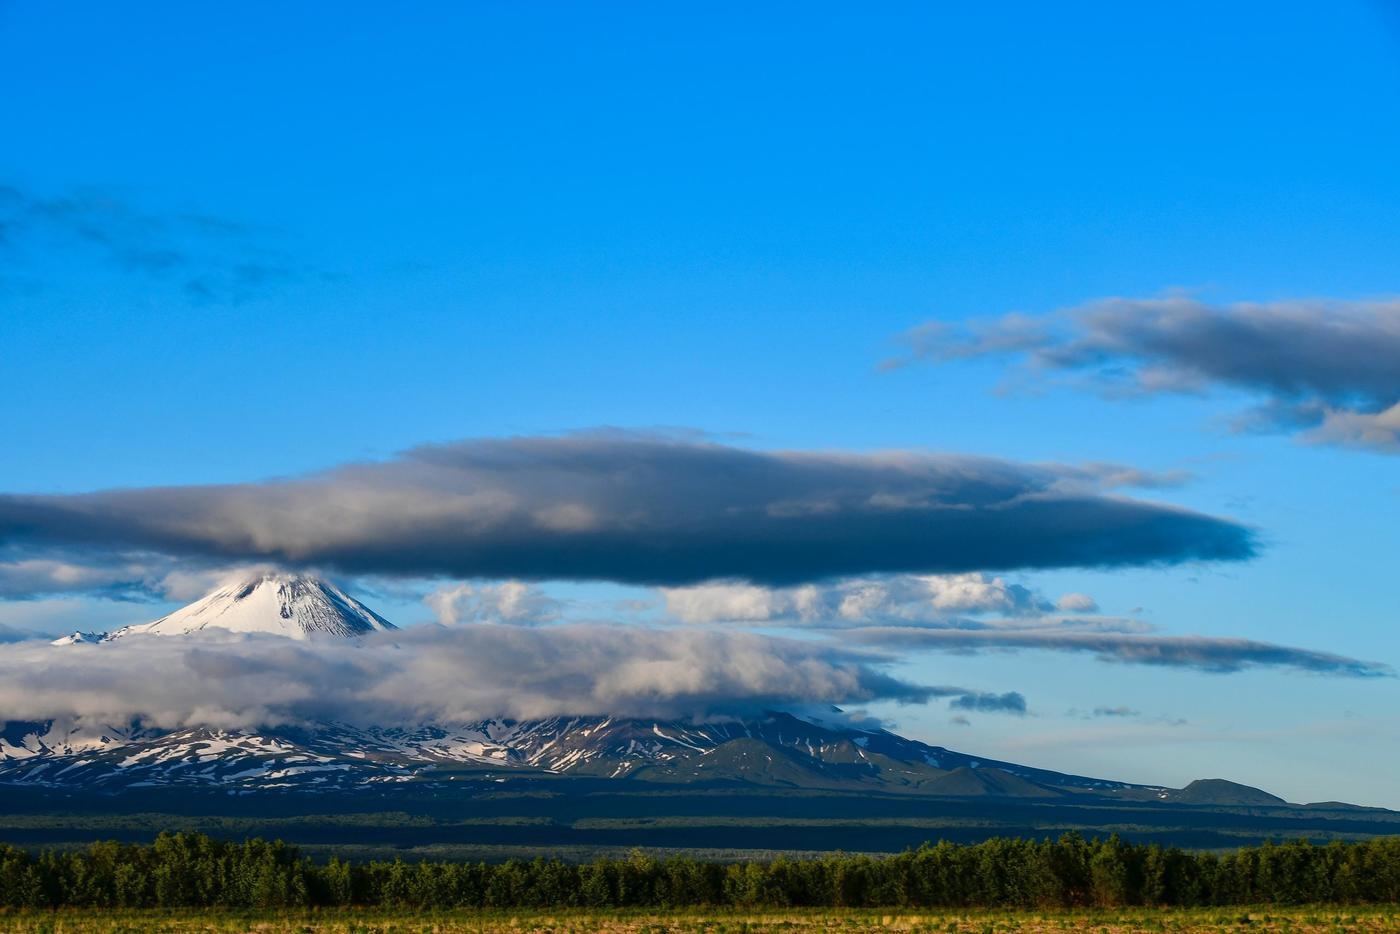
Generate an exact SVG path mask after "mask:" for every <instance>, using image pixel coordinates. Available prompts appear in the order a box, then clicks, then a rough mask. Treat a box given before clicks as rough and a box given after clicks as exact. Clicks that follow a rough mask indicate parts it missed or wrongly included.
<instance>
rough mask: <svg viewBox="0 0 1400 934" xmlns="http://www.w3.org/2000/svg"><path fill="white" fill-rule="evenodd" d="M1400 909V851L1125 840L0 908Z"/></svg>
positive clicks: (245, 885) (178, 890)
mask: <svg viewBox="0 0 1400 934" xmlns="http://www.w3.org/2000/svg"><path fill="white" fill-rule="evenodd" d="M1397 902H1400V838H1384V839H1373V840H1366V841H1360V842H1350V843H1348V842H1332V843H1328V844H1326V845H1323V846H1318V845H1313V844H1311V843H1308V842H1306V841H1291V842H1288V843H1283V844H1265V845H1263V846H1257V847H1242V848H1240V849H1237V850H1233V851H1229V852H1225V853H1212V852H1201V851H1189V850H1182V849H1177V848H1163V847H1160V846H1157V845H1154V844H1147V845H1142V844H1133V843H1128V842H1125V841H1123V840H1121V839H1119V838H1118V837H1116V836H1114V837H1108V838H1105V839H1098V838H1096V839H1085V838H1083V837H1082V836H1079V835H1078V834H1074V833H1069V834H1065V835H1063V836H1061V837H1059V838H1058V839H1055V840H1024V839H1007V838H998V839H992V840H987V841H985V842H982V843H978V844H973V845H958V844H952V843H947V842H940V843H938V844H936V845H925V846H922V847H920V848H918V849H916V850H909V851H906V852H904V853H900V854H897V855H892V856H882V857H872V856H865V855H845V854H830V855H827V856H823V857H819V858H814V859H789V858H784V857H779V858H777V859H773V860H771V861H748V862H729V863H726V862H717V861H702V860H696V859H693V858H689V857H684V856H668V857H665V858H656V857H653V856H650V855H647V854H646V853H644V852H641V851H638V852H635V853H633V854H631V855H630V856H628V857H626V858H623V859H598V860H594V861H592V862H587V863H571V862H566V861H564V860H559V859H546V858H543V857H541V858H537V859H533V860H529V861H523V860H508V861H505V862H501V863H485V862H447V861H443V862H434V861H422V862H405V861H402V860H395V861H365V862H348V861H345V860H341V859H338V858H332V859H330V860H327V861H321V862H318V861H314V860H312V859H310V858H308V857H306V856H303V855H302V854H301V853H300V852H299V851H298V850H297V849H296V848H295V847H293V846H289V845H287V844H285V843H282V842H280V841H273V842H268V841H264V840H260V839H254V840H247V841H243V842H232V841H226V840H219V839H216V838H213V837H209V836H206V835H203V834H199V833H166V834H161V835H160V836H159V837H158V838H157V839H155V841H154V842H152V843H150V844H121V843H96V844H92V845H90V846H88V847H86V848H84V849H81V850H73V851H47V852H41V853H32V852H30V851H27V850H24V849H20V848H17V847H11V846H0V908H14V909H43V908H241V909H269V908H309V907H335V906H362V907H381V908H397V909H414V910H425V909H434V910H437V909H454V908H497V909H499V908H558V909H563V908H662V909H669V908H685V907H715V908H799V907H843V908H873V907H888V908H922V909H927V908H979V907H982V908H1078V907H1095V908H1113V907H1129V906H1156V907H1176V906H1179V907H1206V906H1226V905H1261V904H1269V905H1301V904H1327V903H1330V904H1345V905H1364V904H1371V905H1377V904H1394V903H1397Z"/></svg>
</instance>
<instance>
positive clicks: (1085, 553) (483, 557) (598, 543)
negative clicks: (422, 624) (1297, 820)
mask: <svg viewBox="0 0 1400 934" xmlns="http://www.w3.org/2000/svg"><path fill="white" fill-rule="evenodd" d="M1156 479H1158V478H1153V477H1151V476H1148V475H1143V474H1141V473H1140V472H1137V471H1134V470H1131V469H1126V470H1125V468H1121V467H1115V466H1111V465H1088V466H1068V465H1056V464H1023V463H1015V462H1010V461H1003V460H994V459H989V458H975V457H964V456H956V455H938V454H923V453H909V452H889V453H882V454H847V453H831V452H801V451H796V452H794V451H779V452H767V451H752V450H744V449H740V448H735V447H728V446H724V445H719V444H711V443H696V442H689V441H678V440H671V439H666V438H658V437H654V436H626V435H619V434H608V435H599V434H593V435H572V436H563V437H534V438H511V439H503V440H478V441H463V442H457V443H452V444H440V445H427V446H423V447H418V448H414V449H411V450H409V451H406V452H404V453H403V454H401V455H400V456H398V457H396V458H394V459H392V460H388V461H384V462H377V463H362V464H351V465H346V466H343V467H339V468H335V469H333V470H328V471H325V472H321V473H317V474H311V475H308V476H305V477H300V478H295V479H286V480H270V481H266V482H260V483H243V484H224V485H208V486H182V487H151V488H142V489H122V490H107V491H101V492H95V493H87V494H78V495H22V494H6V495H0V545H8V546H9V547H10V549H11V550H14V549H16V548H21V549H22V548H35V549H41V548H67V549H73V550H78V551H95V552H98V553H103V552H121V551H147V552H156V553H160V554H164V555H170V556H175V557H179V558H182V559H186V560H193V561H203V562H211V563H225V564H227V563H231V562H240V561H243V562H246V561H270V562H274V563H277V564H280V565H284V566H291V567H305V566H318V567H324V568H331V569H334V570H336V571H339V572H341V573H349V574H386V575H400V576H427V577H433V576H443V577H455V578H495V579H500V578H519V579H524V580H546V579H574V580H608V581H617V582H621V583H632V584H646V585H662V586H677V585H683V584H691V583H698V582H701V581H706V580H714V579H735V580H743V581H749V582H753V583H761V584H769V585H781V584H797V583H802V582H808V581H813V580H820V579H823V578H827V577H833V576H843V575H856V574H868V573H897V572H922V573H960V572H968V571H984V570H999V569H1013V568H1058V567H1122V566H1132V565H1155V564H1173V563H1180V562H1188V561H1198V560H1206V561H1214V560H1222V561H1229V560H1242V559H1246V558H1249V557H1251V556H1252V555H1253V554H1254V551H1255V544H1254V539H1253V535H1252V533H1251V531H1250V530H1249V529H1247V528H1245V527H1244V526H1241V525H1239V524H1237V523H1235V522H1232V521H1229V520H1226V519H1221V518H1216V517H1213V516H1208V515H1203V514H1200V513H1196V512H1191V511H1188V510H1185V509H1179V508H1176V507H1173V506H1169V505H1164V504H1161V503H1156V502H1148V501H1142V500H1136V499H1131V498H1128V497H1125V496H1122V495H1119V494H1116V493H1114V492H1113V488H1114V487H1116V486H1119V485H1122V484H1125V483H1126V484H1133V485H1141V484H1144V483H1152V482H1154V481H1155V480H1156Z"/></svg>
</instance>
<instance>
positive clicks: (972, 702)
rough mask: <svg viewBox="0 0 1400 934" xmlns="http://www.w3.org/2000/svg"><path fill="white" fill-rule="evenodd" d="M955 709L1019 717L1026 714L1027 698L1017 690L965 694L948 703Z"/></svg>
mask: <svg viewBox="0 0 1400 934" xmlns="http://www.w3.org/2000/svg"><path fill="white" fill-rule="evenodd" d="M948 706H949V707H951V708H952V709H954V710H969V711H976V712H978V713H1009V714H1013V715H1015V716H1018V717H1024V716H1025V715H1026V699H1025V697H1023V696H1021V694H1019V693H1017V692H1016V691H1008V692H1006V693H1005V694H964V695H962V696H961V697H956V698H954V699H953V700H952V702H951V703H949V704H948Z"/></svg>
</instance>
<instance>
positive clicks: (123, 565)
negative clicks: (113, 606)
mask: <svg viewBox="0 0 1400 934" xmlns="http://www.w3.org/2000/svg"><path fill="white" fill-rule="evenodd" d="M271 569H272V568H271V567H270V566H268V565H263V566H260V567H258V566H249V565H246V564H244V565H239V566H235V567H228V566H189V567H182V566H180V565H179V564H178V563H177V562H176V559H175V558H173V557H171V556H169V555H161V554H154V553H150V552H103V551H100V550H94V549H90V548H89V549H75V548H37V549H34V548H31V549H25V548H23V547H18V546H17V547H6V546H3V545H0V600H38V599H44V598H47V597H63V596H85V597H98V598H103V599H108V600H118V601H134V602H146V601H157V600H193V599H194V598H196V597H201V596H203V595H204V594H206V593H208V592H209V591H210V590H213V589H214V588H215V587H217V586H219V585H220V584H222V583H226V582H227V580H228V579H229V578H230V577H240V578H241V577H247V576H249V575H250V574H252V573H253V572H254V571H257V570H271Z"/></svg>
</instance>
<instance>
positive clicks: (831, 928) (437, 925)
mask: <svg viewBox="0 0 1400 934" xmlns="http://www.w3.org/2000/svg"><path fill="white" fill-rule="evenodd" d="M1397 929H1400V906H1391V907H1388V908H1379V909H1378V908H1357V909H1351V908H1340V909H1339V908H1337V907H1335V906H1328V907H1302V908H1277V907H1262V908H1228V909H1224V908H1203V909H1190V910H1152V909H1119V910H1103V911H1024V912H1006V911H981V910H979V911H947V912H899V911H879V910H870V911H857V910H840V909H813V910H792V911H755V912H746V911H735V912H729V911H679V912H657V911H645V912H630V911H605V912H599V911H515V912H501V911H480V912H477V911H456V912H423V913H413V912H402V911H380V910H373V911H369V910H367V911H356V910H350V909H344V910H342V909H337V910H326V911H312V912H294V913H275V912H238V911H228V912H218V911H55V912H10V913H6V912H3V911H0V931H7V932H17V934H117V932H122V934H138V932H148V931H150V932H168V934H196V932H198V934H224V932H230V934H231V932H244V931H254V932H261V934H429V932H432V934H451V932H476V934H486V932H510V934H525V932H540V934H544V932H549V934H584V932H594V931H597V932H605V934H819V932H820V934H844V932H856V931H871V930H875V931H889V932H908V934H915V932H918V934H925V932H928V934H931V932H946V934H1045V932H1068V931H1089V932H1099V934H1124V932H1129V931H1159V932H1176V934H1191V932H1205V931H1236V932H1244V931H1249V932H1261V931H1279V932H1290V934H1305V932H1314V931H1316V932H1329V934H1330V932H1338V931H1393V930H1397Z"/></svg>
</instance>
